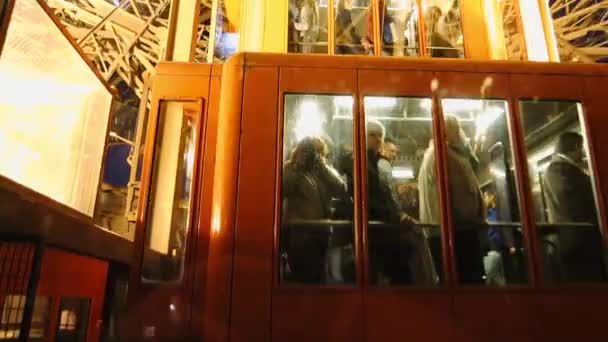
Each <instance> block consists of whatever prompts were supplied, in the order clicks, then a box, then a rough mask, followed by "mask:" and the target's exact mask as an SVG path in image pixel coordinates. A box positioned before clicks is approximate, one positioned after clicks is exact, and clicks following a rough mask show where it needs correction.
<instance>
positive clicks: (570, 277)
mask: <svg viewBox="0 0 608 342" xmlns="http://www.w3.org/2000/svg"><path fill="white" fill-rule="evenodd" d="M584 160H585V149H584V140H583V136H582V135H581V134H579V133H576V132H566V133H563V134H562V135H560V136H559V138H558V140H557V144H556V146H555V154H554V155H553V158H552V160H551V163H550V164H549V166H548V167H547V169H546V171H545V173H544V176H543V190H544V192H543V194H544V198H545V203H546V206H547V211H548V221H549V223H555V224H564V223H583V224H585V223H586V224H592V225H593V226H592V227H584V226H569V227H558V228H557V238H558V241H557V244H558V246H557V247H558V250H559V252H558V253H559V256H560V257H561V263H562V266H563V269H562V272H563V276H564V277H565V280H567V281H571V282H596V281H601V280H603V279H604V276H605V274H604V266H603V262H602V244H601V241H602V238H601V236H600V232H599V227H598V219H597V212H596V209H595V198H594V195H593V186H592V183H591V177H590V176H589V174H588V173H587V171H585V170H584V169H583V167H582V166H581V165H583V164H584ZM556 280H559V279H556Z"/></svg>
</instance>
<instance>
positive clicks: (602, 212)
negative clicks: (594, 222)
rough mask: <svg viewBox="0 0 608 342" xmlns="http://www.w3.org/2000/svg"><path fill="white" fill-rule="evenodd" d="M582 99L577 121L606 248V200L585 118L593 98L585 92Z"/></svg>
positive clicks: (607, 241)
mask: <svg viewBox="0 0 608 342" xmlns="http://www.w3.org/2000/svg"><path fill="white" fill-rule="evenodd" d="M582 100H583V101H584V102H582V101H581V102H580V106H581V107H582V110H579V113H578V119H579V122H581V126H582V127H581V128H582V130H583V132H582V133H583V135H584V136H585V137H586V141H587V144H586V145H587V156H588V158H589V161H588V162H589V164H590V165H589V166H590V170H591V181H592V182H593V183H592V185H593V187H594V188H595V191H594V195H595V201H596V206H597V214H598V222H599V224H600V234H601V236H602V247H603V248H604V250H606V247H608V215H607V214H606V202H605V197H604V196H603V192H602V189H604V188H602V180H601V179H600V177H598V176H597V175H600V172H598V167H597V162H596V158H595V150H594V148H593V138H592V137H591V134H589V132H590V129H589V121H588V119H587V115H588V114H587V113H590V112H591V110H589V108H590V107H589V105H588V104H589V103H591V102H592V101H593V100H591V97H588V96H587V94H583V99H582ZM604 254H606V253H604Z"/></svg>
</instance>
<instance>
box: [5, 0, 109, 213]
mask: <svg viewBox="0 0 608 342" xmlns="http://www.w3.org/2000/svg"><path fill="white" fill-rule="evenodd" d="M0 80H2V84H3V85H4V86H3V87H2V91H1V92H0V154H1V155H2V162H1V163H0V174H1V175H2V176H4V177H7V178H9V179H11V180H13V181H15V182H17V183H20V184H22V185H24V186H26V187H28V188H30V189H32V190H34V191H36V192H38V193H41V194H43V195H45V196H48V197H50V198H52V199H53V200H56V201H57V202H60V203H62V204H65V205H67V206H69V207H71V208H73V209H75V210H78V211H79V212H81V213H83V214H85V215H87V216H89V217H92V216H93V212H94V207H95V198H96V194H97V188H98V186H97V185H98V184H99V183H98V182H99V173H100V168H101V161H102V157H103V147H104V142H105V138H106V128H107V123H108V116H109V113H110V106H111V103H112V95H111V94H110V92H109V91H108V90H107V89H106V88H105V87H104V85H103V84H102V83H101V82H100V81H99V79H98V78H97V77H96V76H95V74H94V73H93V70H91V68H90V67H89V65H87V63H86V62H85V61H84V60H83V59H82V57H81V56H80V55H79V54H78V52H77V51H76V50H75V49H74V47H73V46H72V45H71V44H70V43H69V41H68V40H67V39H66V37H65V36H64V35H63V33H62V32H61V31H60V30H59V29H58V28H57V26H56V25H55V23H53V20H52V19H51V18H50V17H49V16H48V15H47V13H46V12H45V11H44V10H43V9H42V7H40V4H39V3H38V2H36V1H15V6H14V10H13V14H12V17H11V23H10V25H9V27H8V31H7V33H6V41H5V44H4V48H3V50H2V58H1V59H0Z"/></svg>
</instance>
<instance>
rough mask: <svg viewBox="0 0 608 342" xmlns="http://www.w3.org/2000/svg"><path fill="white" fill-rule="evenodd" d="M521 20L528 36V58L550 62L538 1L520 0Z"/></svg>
mask: <svg viewBox="0 0 608 342" xmlns="http://www.w3.org/2000/svg"><path fill="white" fill-rule="evenodd" d="M519 8H520V11H519V12H520V13H521V22H522V25H523V28H524V34H525V37H526V49H527V50H526V51H527V53H528V59H529V60H531V61H537V62H548V61H549V51H548V50H547V40H546V38H545V33H544V26H543V20H542V17H541V13H540V8H539V7H538V1H531V0H519Z"/></svg>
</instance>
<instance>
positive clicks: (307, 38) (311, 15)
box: [294, 0, 320, 53]
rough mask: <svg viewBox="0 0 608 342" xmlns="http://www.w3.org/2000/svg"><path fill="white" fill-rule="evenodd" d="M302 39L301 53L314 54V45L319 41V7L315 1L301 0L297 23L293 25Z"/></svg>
mask: <svg viewBox="0 0 608 342" xmlns="http://www.w3.org/2000/svg"><path fill="white" fill-rule="evenodd" d="M294 26H295V28H296V30H298V31H299V32H300V36H301V38H302V43H303V46H302V52H303V53H312V52H314V45H313V44H314V43H316V42H317V40H318V39H319V29H320V28H319V6H318V5H317V2H316V1H315V0H303V4H302V8H301V9H300V17H299V18H298V22H296V23H294Z"/></svg>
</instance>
